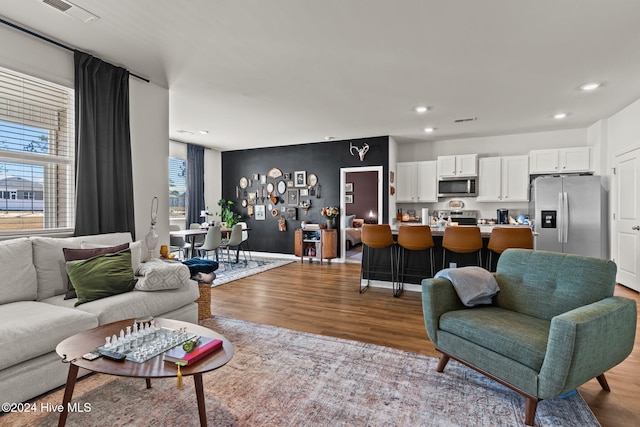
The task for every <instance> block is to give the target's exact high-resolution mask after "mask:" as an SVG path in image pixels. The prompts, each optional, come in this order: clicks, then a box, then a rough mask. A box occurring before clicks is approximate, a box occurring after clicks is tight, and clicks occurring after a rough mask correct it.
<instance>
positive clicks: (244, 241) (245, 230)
mask: <svg viewBox="0 0 640 427" xmlns="http://www.w3.org/2000/svg"><path fill="white" fill-rule="evenodd" d="M238 224H240V226H241V227H242V242H240V249H242V254H243V255H244V259H247V254H246V253H245V246H246V249H247V251H248V252H249V260H251V259H252V258H251V250H250V249H249V242H248V240H249V231H248V228H249V227H248V226H247V223H246V222H242V221H241V222H239V223H238Z"/></svg>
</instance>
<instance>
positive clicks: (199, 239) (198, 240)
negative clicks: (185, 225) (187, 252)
mask: <svg viewBox="0 0 640 427" xmlns="http://www.w3.org/2000/svg"><path fill="white" fill-rule="evenodd" d="M201 228H202V226H201V225H200V224H199V223H197V222H192V223H191V224H190V225H189V229H190V230H199V229H201ZM204 238H205V236H204V235H202V236H193V240H192V242H193V248H192V249H193V251H194V252H195V250H196V249H198V247H199V246H202V244H203V243H204Z"/></svg>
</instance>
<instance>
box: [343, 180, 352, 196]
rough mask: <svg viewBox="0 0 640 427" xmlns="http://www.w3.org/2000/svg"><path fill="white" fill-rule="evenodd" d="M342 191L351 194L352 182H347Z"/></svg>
mask: <svg viewBox="0 0 640 427" xmlns="http://www.w3.org/2000/svg"><path fill="white" fill-rule="evenodd" d="M344 191H346V192H347V193H352V192H353V182H347V183H346V184H345V185H344Z"/></svg>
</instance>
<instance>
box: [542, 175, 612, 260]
mask: <svg viewBox="0 0 640 427" xmlns="http://www.w3.org/2000/svg"><path fill="white" fill-rule="evenodd" d="M532 192H533V205H534V207H535V213H534V231H535V232H536V235H535V239H534V247H535V249H539V250H545V251H551V252H563V253H570V254H577V255H584V256H590V257H595V258H603V259H607V258H608V238H607V236H608V229H607V195H606V190H605V189H604V187H603V185H602V177H600V176H570V175H569V176H549V177H547V176H540V177H538V178H536V179H535V180H534V181H533V191H532Z"/></svg>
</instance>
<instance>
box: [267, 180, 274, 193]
mask: <svg viewBox="0 0 640 427" xmlns="http://www.w3.org/2000/svg"><path fill="white" fill-rule="evenodd" d="M267 191H268V192H269V194H271V193H273V182H270V183H268V184H267Z"/></svg>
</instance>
